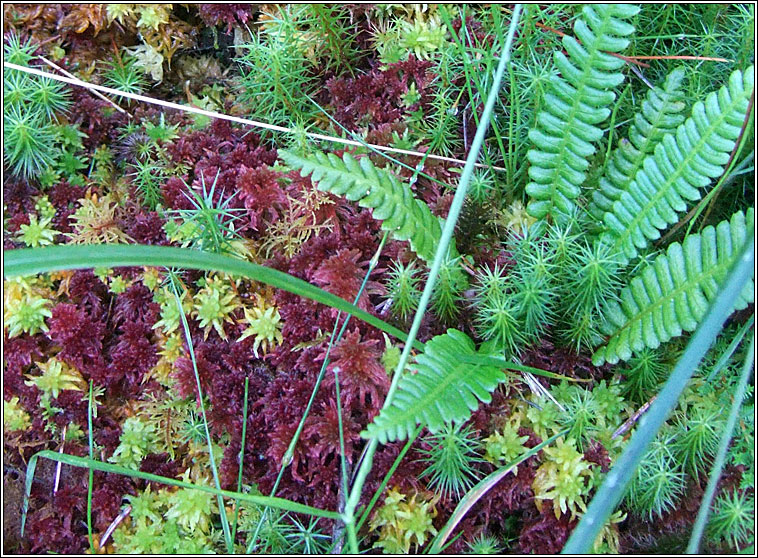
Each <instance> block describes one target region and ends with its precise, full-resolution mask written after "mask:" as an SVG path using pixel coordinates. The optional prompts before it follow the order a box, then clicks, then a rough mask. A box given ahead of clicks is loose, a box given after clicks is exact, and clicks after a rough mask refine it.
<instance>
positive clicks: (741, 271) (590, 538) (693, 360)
mask: <svg viewBox="0 0 758 558" xmlns="http://www.w3.org/2000/svg"><path fill="white" fill-rule="evenodd" d="M754 265H755V239H753V238H750V241H749V242H746V243H745V246H744V247H743V249H742V252H741V254H740V258H739V259H738V260H737V261H736V262H735V264H734V266H732V269H731V270H730V271H729V275H728V276H727V277H726V279H725V281H724V282H723V283H722V285H721V290H720V292H719V294H718V296H717V297H716V299H715V300H714V301H713V304H711V306H710V308H709V309H708V313H707V314H706V316H705V319H704V320H703V322H702V323H701V324H700V326H699V327H698V328H697V330H696V331H695V333H694V335H693V336H692V337H691V338H690V341H689V343H688V344H687V349H686V350H685V352H684V354H683V355H682V357H681V358H680V359H679V362H677V364H676V367H675V368H674V371H673V372H672V373H671V376H669V379H668V380H667V381H666V384H665V385H664V386H663V388H662V389H661V391H660V392H659V394H658V397H657V398H656V400H655V401H654V402H653V404H652V405H651V406H650V408H649V409H648V411H647V413H646V414H645V416H644V417H643V418H642V419H641V420H640V423H639V426H638V429H637V431H636V432H635V433H634V435H633V436H632V438H631V440H630V441H629V443H628V444H627V446H626V448H625V449H624V452H623V453H622V454H621V457H619V459H618V461H616V463H615V465H614V466H613V468H612V469H611V471H610V472H609V473H608V475H607V476H606V477H605V481H604V482H603V484H602V485H601V486H600V488H599V489H598V491H597V492H596V493H595V497H594V498H593V499H592V502H590V505H589V506H588V507H587V512H586V513H585V514H584V516H583V517H582V519H581V521H579V524H578V525H577V526H576V528H575V529H574V531H573V532H572V533H571V536H570V537H569V540H568V542H567V543H566V546H565V547H563V550H562V553H564V554H586V553H588V552H589V551H590V549H591V547H592V544H593V542H594V541H595V538H596V537H597V535H598V533H599V532H600V530H601V529H602V528H603V525H604V524H605V522H606V520H607V519H608V517H609V516H610V515H611V513H613V510H614V509H616V506H617V505H618V503H619V501H620V500H621V497H622V496H623V494H624V491H625V489H626V486H627V484H628V483H629V481H630V480H631V478H632V476H633V475H634V472H635V470H636V469H637V466H638V465H639V463H640V460H641V459H642V457H643V456H644V454H645V450H646V449H647V447H648V445H649V444H650V442H652V441H653V439H654V438H655V436H656V434H657V433H658V430H659V429H660V428H661V426H662V425H663V423H664V422H665V421H666V418H667V417H668V415H669V413H670V412H671V411H672V410H673V409H674V407H675V406H676V404H677V401H678V400H679V396H680V395H681V393H682V391H683V390H684V388H685V387H686V385H687V382H688V381H689V379H690V378H691V377H692V374H693V372H694V370H695V368H696V367H697V365H698V363H699V362H700V360H701V359H702V358H703V356H704V355H705V352H706V351H707V350H708V348H709V347H710V346H711V344H712V343H713V341H714V339H716V336H717V335H718V334H719V331H721V328H722V326H723V324H724V321H725V320H726V318H727V317H728V316H729V314H730V313H731V309H732V308H733V307H734V303H735V301H736V300H737V297H739V295H740V292H742V288H743V287H744V285H745V283H746V282H747V281H749V280H750V278H751V277H752V275H753V267H754Z"/></svg>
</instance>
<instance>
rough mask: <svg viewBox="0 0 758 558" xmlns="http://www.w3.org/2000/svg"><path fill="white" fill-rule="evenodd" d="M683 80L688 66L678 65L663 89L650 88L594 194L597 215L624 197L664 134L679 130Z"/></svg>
mask: <svg viewBox="0 0 758 558" xmlns="http://www.w3.org/2000/svg"><path fill="white" fill-rule="evenodd" d="M683 79H684V69H682V68H676V69H675V70H674V71H673V72H671V73H670V74H669V75H668V76H667V77H666V81H665V83H664V84H663V88H660V87H655V88H653V89H649V90H648V92H647V98H646V99H645V100H644V101H642V108H641V110H640V112H638V113H637V114H636V115H635V116H634V123H633V124H632V126H631V127H630V128H629V138H628V139H623V140H621V143H620V144H619V146H618V147H617V148H616V149H615V150H614V151H613V153H612V154H611V156H610V160H609V161H608V166H607V167H606V169H605V172H604V173H603V177H602V178H601V179H600V182H599V184H598V189H597V190H595V191H594V192H593V193H592V202H591V203H590V206H589V208H588V209H589V212H590V214H592V215H593V216H595V217H596V218H598V219H602V216H603V214H604V213H605V212H606V211H611V210H612V208H613V202H615V201H616V200H618V199H619V198H620V197H621V193H622V192H623V191H625V190H626V189H627V187H628V186H629V183H630V182H631V181H632V180H634V176H635V175H636V174H637V171H638V170H640V169H641V168H642V162H643V161H644V160H645V156H647V155H649V154H650V153H652V152H653V150H654V149H655V146H656V145H658V143H659V142H660V141H661V140H662V139H663V136H665V135H666V134H669V133H673V132H674V131H676V127H677V126H679V124H681V123H682V122H683V121H684V115H682V114H680V113H681V112H682V111H683V110H684V107H685V104H684V103H683V102H682V101H681V98H682V96H683V92H682V87H681V86H682V80H683Z"/></svg>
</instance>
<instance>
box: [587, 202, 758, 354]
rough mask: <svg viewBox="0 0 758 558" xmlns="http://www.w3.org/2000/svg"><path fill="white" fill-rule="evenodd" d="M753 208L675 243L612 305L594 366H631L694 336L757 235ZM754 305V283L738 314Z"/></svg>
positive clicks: (748, 287)
mask: <svg viewBox="0 0 758 558" xmlns="http://www.w3.org/2000/svg"><path fill="white" fill-rule="evenodd" d="M753 227H754V225H753V208H750V209H748V211H747V215H745V214H743V213H742V212H741V211H740V212H738V213H735V214H734V215H733V216H732V218H731V221H722V222H721V223H719V224H718V226H717V227H716V228H714V227H706V228H705V229H703V232H702V233H700V234H692V235H689V236H688V237H686V238H685V239H684V242H683V243H682V244H679V243H678V242H677V243H673V244H671V245H670V246H669V247H668V250H667V251H666V253H665V254H660V255H659V256H658V257H657V258H656V259H655V261H654V262H653V263H652V265H650V266H648V267H647V268H645V269H644V270H643V271H642V272H641V273H639V274H637V275H636V276H635V277H634V278H632V280H631V281H630V282H629V285H628V286H626V287H624V288H623V289H622V290H621V293H620V295H619V300H620V302H615V301H614V302H609V303H608V304H607V305H606V307H605V311H604V316H605V320H606V322H605V323H604V324H603V326H601V330H602V331H603V333H605V334H606V335H609V336H610V337H609V339H608V342H607V343H606V345H605V346H604V347H601V348H600V349H598V350H597V351H596V352H595V354H594V355H593V357H592V361H593V363H594V364H595V365H598V366H599V365H601V364H603V363H604V362H610V363H612V364H613V363H616V362H618V361H619V360H628V359H629V358H630V357H631V356H632V352H639V351H641V350H642V349H644V348H645V347H648V348H651V349H655V348H656V347H658V346H659V345H660V344H661V343H663V342H665V341H668V340H669V339H671V338H672V337H676V336H678V335H681V334H682V331H693V330H694V329H695V328H696V327H697V325H698V323H700V321H701V320H702V319H703V316H705V313H706V312H707V311H708V306H709V304H710V303H711V302H712V301H713V300H714V299H715V298H716V295H717V294H718V291H719V285H720V284H721V282H722V281H723V280H724V278H725V277H726V275H727V273H728V272H729V269H730V268H731V266H732V264H733V263H734V262H735V260H736V259H737V257H738V255H739V253H740V250H741V248H742V245H743V244H744V242H745V241H746V239H747V238H749V236H752V234H753ZM752 301H753V281H750V282H749V284H748V285H746V286H745V288H744V290H743V292H742V293H741V294H740V297H739V299H738V302H737V304H736V305H735V308H734V309H735V310H741V309H742V308H745V307H746V306H747V305H748V303H750V302H752Z"/></svg>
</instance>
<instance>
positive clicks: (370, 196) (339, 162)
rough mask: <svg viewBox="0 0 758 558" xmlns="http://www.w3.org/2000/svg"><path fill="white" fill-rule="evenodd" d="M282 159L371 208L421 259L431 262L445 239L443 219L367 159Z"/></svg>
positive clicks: (320, 184)
mask: <svg viewBox="0 0 758 558" xmlns="http://www.w3.org/2000/svg"><path fill="white" fill-rule="evenodd" d="M279 155H280V156H281V158H282V159H283V160H284V162H285V163H287V165H289V166H290V167H292V168H297V169H301V170H300V174H301V176H307V175H309V174H311V175H312V176H311V180H312V181H313V182H314V183H317V187H318V189H319V190H321V191H322V192H330V193H332V194H335V195H338V196H344V197H346V198H347V199H348V200H350V201H357V202H358V205H360V206H361V207H368V208H371V209H372V211H373V216H374V219H378V220H381V221H382V229H383V230H386V231H390V233H391V234H392V236H393V237H395V238H396V239H397V240H408V241H410V243H411V248H412V249H413V251H414V252H416V254H418V256H419V257H420V258H421V259H423V260H424V261H425V262H427V263H431V262H432V260H433V259H434V252H435V250H436V249H437V246H438V244H439V241H440V237H441V236H442V226H441V224H440V219H438V218H437V217H435V216H434V215H433V214H432V212H431V211H429V208H428V207H427V206H426V204H425V203H424V202H422V201H420V200H417V199H416V198H415V197H413V192H411V188H410V186H408V185H407V184H404V183H401V182H400V181H399V180H398V179H397V178H396V177H395V176H394V175H392V174H390V173H388V172H386V171H384V170H382V169H378V168H376V167H375V166H374V164H373V163H372V162H371V160H370V159H369V158H368V157H363V158H361V159H360V160H357V159H355V158H354V157H353V156H352V155H350V154H349V153H345V154H344V155H343V156H342V159H340V158H339V157H337V156H336V155H334V154H333V153H321V152H318V151H317V152H315V153H313V154H312V155H310V156H309V157H307V158H306V157H301V156H300V155H295V154H294V153H292V152H290V151H284V150H280V151H279ZM456 255H457V253H455V248H451V256H453V257H455V256H456Z"/></svg>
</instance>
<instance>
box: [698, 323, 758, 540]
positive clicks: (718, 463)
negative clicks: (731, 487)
mask: <svg viewBox="0 0 758 558" xmlns="http://www.w3.org/2000/svg"><path fill="white" fill-rule="evenodd" d="M754 349H755V336H753V338H752V339H751V340H750V349H749V350H748V352H747V355H745V365H744V366H743V367H742V375H741V376H740V381H739V384H737V388H736V389H735V391H734V401H732V408H731V409H729V418H728V419H727V421H726V425H725V426H724V432H723V434H721V441H720V442H719V449H718V451H717V452H716V458H715V459H714V461H713V469H712V470H711V474H710V477H709V478H708V486H707V487H706V489H705V494H703V500H702V501H701V502H700V510H698V512H697V519H696V520H695V526H694V527H693V528H692V536H690V542H689V544H688V545H687V554H697V553H698V548H699V547H700V539H701V538H702V537H703V531H704V530H705V525H706V522H707V521H708V513H709V512H710V509H711V502H712V501H713V497H714V496H715V495H716V485H717V484H718V482H719V477H721V470H722V469H723V468H724V462H725V461H726V452H727V450H728V449H729V442H730V441H731V439H732V432H734V427H735V425H736V424H737V418H738V416H739V414H740V407H741V406H742V402H743V400H744V399H745V391H746V390H747V382H748V380H749V379H750V371H751V370H752V369H753V358H754V357H755V354H754V353H753V351H754Z"/></svg>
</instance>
